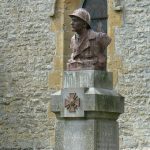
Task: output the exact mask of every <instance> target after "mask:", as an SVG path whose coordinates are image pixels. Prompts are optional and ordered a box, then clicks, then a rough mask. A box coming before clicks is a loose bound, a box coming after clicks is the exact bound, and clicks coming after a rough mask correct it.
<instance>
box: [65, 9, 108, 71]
mask: <svg viewBox="0 0 150 150" xmlns="http://www.w3.org/2000/svg"><path fill="white" fill-rule="evenodd" d="M70 17H71V19H72V22H71V25H72V31H73V32H75V34H74V36H73V37H72V38H71V43H70V48H71V49H72V54H71V58H70V59H69V60H68V63H67V70H80V69H98V70H105V68H106V67H105V66H106V56H105V54H104V51H105V50H106V48H107V46H108V45H109V44H110V42H111V38H110V37H108V36H107V34H106V33H103V32H95V31H93V30H92V29H91V27H90V14H89V13H88V12H87V11H86V10H85V9H83V8H79V9H77V10H75V11H74V12H73V13H72V14H71V15H70Z"/></svg>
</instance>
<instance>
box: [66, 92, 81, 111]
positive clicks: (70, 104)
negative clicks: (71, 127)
mask: <svg viewBox="0 0 150 150" xmlns="http://www.w3.org/2000/svg"><path fill="white" fill-rule="evenodd" d="M65 107H66V108H67V110H69V112H75V111H76V109H77V108H78V107H80V98H79V97H78V96H77V94H76V93H70V94H69V96H68V97H67V99H65Z"/></svg>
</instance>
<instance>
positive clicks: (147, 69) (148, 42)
mask: <svg viewBox="0 0 150 150" xmlns="http://www.w3.org/2000/svg"><path fill="white" fill-rule="evenodd" d="M122 2H123V6H124V8H123V26H122V27H121V28H117V29H116V33H115V45H116V53H117V54H118V55H120V57H121V59H122V68H121V69H120V70H119V74H118V75H119V77H118V83H117V90H118V91H119V93H121V94H122V95H123V96H124V97H125V113H124V114H123V115H121V117H120V119H119V122H120V149H121V150H149V149H150V57H149V56H150V15H149V14H150V9H149V8H150V1H148V0H123V1H122Z"/></svg>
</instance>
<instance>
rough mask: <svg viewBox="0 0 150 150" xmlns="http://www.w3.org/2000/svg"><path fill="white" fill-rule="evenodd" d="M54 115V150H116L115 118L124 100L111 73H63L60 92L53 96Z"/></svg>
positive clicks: (117, 145)
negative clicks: (115, 86)
mask: <svg viewBox="0 0 150 150" xmlns="http://www.w3.org/2000/svg"><path fill="white" fill-rule="evenodd" d="M51 110H52V112H54V113H55V114H56V116H57V119H58V122H57V125H56V145H55V150H70V149H71V150H119V139H118V137H119V136H118V124H117V122H116V120H117V118H118V116H119V115H120V114H121V113H123V111H124V100H123V97H121V96H120V95H119V94H117V93H116V92H115V91H114V90H113V87H112V74H111V73H107V72H102V71H96V70H83V71H66V72H64V83H63V89H62V90H61V91H58V92H56V93H54V94H53V95H52V100H51Z"/></svg>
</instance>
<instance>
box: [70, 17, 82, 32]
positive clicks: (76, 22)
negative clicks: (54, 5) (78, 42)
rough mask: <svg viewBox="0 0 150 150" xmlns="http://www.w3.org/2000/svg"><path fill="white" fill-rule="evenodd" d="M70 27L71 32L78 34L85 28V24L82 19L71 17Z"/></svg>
mask: <svg viewBox="0 0 150 150" xmlns="http://www.w3.org/2000/svg"><path fill="white" fill-rule="evenodd" d="M71 19H72V21H71V26H72V31H73V32H77V33H80V32H82V30H83V29H84V28H85V23H84V21H83V20H82V19H80V18H78V17H75V16H72V17H71Z"/></svg>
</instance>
